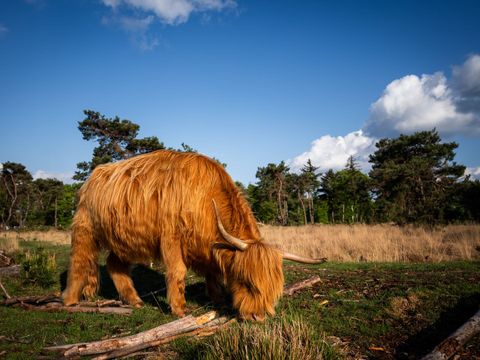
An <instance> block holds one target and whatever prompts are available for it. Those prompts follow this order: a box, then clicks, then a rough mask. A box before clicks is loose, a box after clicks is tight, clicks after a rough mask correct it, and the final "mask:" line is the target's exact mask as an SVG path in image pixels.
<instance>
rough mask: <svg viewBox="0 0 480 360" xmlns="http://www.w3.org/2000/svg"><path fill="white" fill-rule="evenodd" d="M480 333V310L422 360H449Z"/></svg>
mask: <svg viewBox="0 0 480 360" xmlns="http://www.w3.org/2000/svg"><path fill="white" fill-rule="evenodd" d="M478 332H480V310H479V311H477V313H476V314H475V315H473V316H472V317H471V318H470V319H468V321H467V322H466V323H465V324H463V325H462V326H461V327H460V328H459V329H458V330H457V331H455V332H454V333H453V334H452V335H451V336H449V337H448V338H446V339H445V340H443V341H442V342H441V343H440V344H439V345H437V346H436V347H435V349H433V350H432V352H431V353H430V354H428V355H427V356H425V357H424V358H422V360H447V359H450V358H451V357H452V356H453V355H455V353H456V352H457V351H458V350H459V349H460V348H461V347H462V346H463V345H464V344H465V343H466V342H467V341H468V339H470V338H471V337H472V336H474V335H475V334H477V333H478Z"/></svg>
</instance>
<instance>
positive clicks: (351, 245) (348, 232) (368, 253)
mask: <svg viewBox="0 0 480 360" xmlns="http://www.w3.org/2000/svg"><path fill="white" fill-rule="evenodd" d="M260 232H261V233H262V235H263V236H264V238H265V240H266V241H267V242H269V243H271V244H274V245H276V246H278V247H279V248H281V249H284V250H287V251H290V252H295V253H297V254H300V255H305V256H310V257H326V258H328V260H330V261H411V262H417V261H435V262H438V261H451V260H478V259H480V225H449V226H444V227H438V228H434V229H427V228H424V227H417V226H395V225H385V224H382V225H361V224H359V225H310V226H292V227H280V226H268V225H266V226H261V227H260Z"/></svg>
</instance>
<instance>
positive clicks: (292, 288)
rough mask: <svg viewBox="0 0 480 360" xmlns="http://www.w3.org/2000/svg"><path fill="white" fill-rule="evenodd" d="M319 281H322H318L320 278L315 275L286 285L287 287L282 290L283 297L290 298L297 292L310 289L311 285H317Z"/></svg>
mask: <svg viewBox="0 0 480 360" xmlns="http://www.w3.org/2000/svg"><path fill="white" fill-rule="evenodd" d="M321 281H322V280H321V279H320V276H318V275H315V276H312V277H311V278H308V279H306V280H303V281H300V282H297V283H293V284H290V285H287V286H285V289H284V290H283V295H286V296H292V295H293V294H294V293H296V292H297V291H299V290H303V289H306V288H309V287H312V286H313V285H315V284H317V283H319V282H321Z"/></svg>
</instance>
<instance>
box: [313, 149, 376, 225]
mask: <svg viewBox="0 0 480 360" xmlns="http://www.w3.org/2000/svg"><path fill="white" fill-rule="evenodd" d="M320 192H321V197H322V198H323V199H325V201H326V202H327V204H328V216H329V220H330V222H332V223H349V224H353V223H357V222H369V221H370V220H371V216H372V208H373V204H372V199H371V197H370V193H371V182H370V179H369V178H368V176H367V175H365V174H363V173H362V172H361V171H360V170H358V168H357V166H356V164H355V162H354V160H353V158H350V159H349V161H348V162H347V165H346V168H345V169H344V170H341V171H338V172H336V173H335V172H334V171H332V170H329V171H328V172H327V173H325V174H324V175H323V176H322V179H321V189H320Z"/></svg>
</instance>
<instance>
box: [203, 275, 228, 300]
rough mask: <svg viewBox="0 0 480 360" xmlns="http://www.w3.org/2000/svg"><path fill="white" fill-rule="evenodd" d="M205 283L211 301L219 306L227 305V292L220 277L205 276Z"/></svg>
mask: <svg viewBox="0 0 480 360" xmlns="http://www.w3.org/2000/svg"><path fill="white" fill-rule="evenodd" d="M205 282H206V283H207V293H208V296H210V299H212V301H213V302H214V303H215V304H217V305H222V304H225V298H226V292H225V288H224V287H223V285H222V283H221V280H220V279H219V278H218V276H216V275H212V274H208V275H206V276H205Z"/></svg>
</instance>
